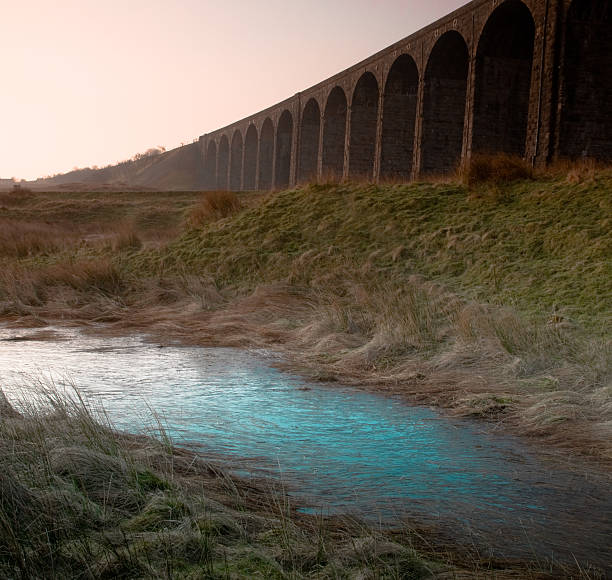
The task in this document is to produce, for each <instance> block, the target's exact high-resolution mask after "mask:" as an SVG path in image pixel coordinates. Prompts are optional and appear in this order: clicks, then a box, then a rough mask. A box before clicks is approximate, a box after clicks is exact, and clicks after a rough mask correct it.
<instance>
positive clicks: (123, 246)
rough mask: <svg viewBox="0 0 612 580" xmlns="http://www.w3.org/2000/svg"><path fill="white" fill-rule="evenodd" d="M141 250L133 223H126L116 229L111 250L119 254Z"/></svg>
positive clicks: (138, 236) (139, 239)
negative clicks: (125, 251)
mask: <svg viewBox="0 0 612 580" xmlns="http://www.w3.org/2000/svg"><path fill="white" fill-rule="evenodd" d="M140 248H142V239H141V238H140V235H139V233H138V231H137V229H136V226H135V224H134V222H126V223H124V224H122V225H121V226H120V227H119V228H118V229H117V233H116V235H115V238H114V240H113V250H114V251H115V252H121V251H124V250H139V249H140Z"/></svg>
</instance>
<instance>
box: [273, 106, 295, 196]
mask: <svg viewBox="0 0 612 580" xmlns="http://www.w3.org/2000/svg"><path fill="white" fill-rule="evenodd" d="M292 142H293V117H292V115H291V113H290V112H289V111H287V110H285V111H283V112H282V114H281V116H280V119H279V120H278V127H277V128H276V166H275V167H276V170H275V175H274V187H275V188H277V189H283V188H286V187H289V179H290V173H291V146H292Z"/></svg>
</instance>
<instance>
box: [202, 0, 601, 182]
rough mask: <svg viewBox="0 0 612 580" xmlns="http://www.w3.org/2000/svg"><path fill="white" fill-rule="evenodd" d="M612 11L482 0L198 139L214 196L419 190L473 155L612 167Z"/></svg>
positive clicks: (573, 2) (568, 0) (570, 3)
mask: <svg viewBox="0 0 612 580" xmlns="http://www.w3.org/2000/svg"><path fill="white" fill-rule="evenodd" d="M611 2H612V0H473V1H472V2H470V3H469V4H466V5H465V6H463V7H461V8H459V9H458V10H455V11H454V12H452V13H451V14H449V15H447V16H445V17H444V18H441V19H440V20H438V21H437V22H434V23H433V24H430V25H429V26H427V27H425V28H423V29H422V30H419V31H418V32H416V33H414V34H412V35H410V36H408V37H407V38H404V39H403V40H400V41H399V42H397V43H395V44H393V45H391V46H389V47H388V48H386V49H384V50H382V51H380V52H378V53H377V54H374V55H373V56H371V57H369V58H367V59H366V60H364V61H362V62H360V63H358V64H356V65H354V66H352V67H350V68H348V69H347V70H345V71H342V72H341V73H339V74H337V75H335V76H333V77H331V78H329V79H327V80H324V81H322V82H320V83H319V84H317V85H315V86H313V87H310V88H309V89H307V90H305V91H302V92H300V93H297V94H296V95H294V96H292V97H290V98H288V99H286V100H285V101H282V102H280V103H278V104H276V105H274V106H272V107H270V108H268V109H265V110H263V111H260V112H259V113H256V114H254V115H251V116H250V117H247V118H245V119H242V120H240V121H237V122H236V123H233V124H231V125H228V126H227V127H224V128H222V129H219V130H217V131H214V132H212V133H208V134H206V135H203V136H201V137H200V140H199V142H200V149H201V155H202V160H203V167H204V176H203V177H204V182H205V187H206V188H207V189H232V190H236V191H239V190H256V189H258V190H266V189H280V188H284V187H289V186H294V185H296V184H298V183H303V182H309V181H313V180H326V179H342V178H348V179H367V180H371V181H379V180H386V179H389V180H408V179H410V178H415V177H418V176H422V175H426V174H443V173H448V172H450V171H452V170H454V169H455V168H456V167H457V165H458V164H459V163H460V162H461V161H462V160H463V159H465V158H468V157H469V156H470V155H471V154H472V152H489V153H494V152H505V153H509V154H514V155H520V156H522V157H523V158H525V159H527V160H529V161H530V162H532V163H533V164H534V165H545V164H547V163H549V162H551V161H553V160H556V159H559V158H570V159H575V158H581V157H588V158H595V159H601V160H610V159H612V24H611V9H610V3H611Z"/></svg>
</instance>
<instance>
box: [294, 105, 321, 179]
mask: <svg viewBox="0 0 612 580" xmlns="http://www.w3.org/2000/svg"><path fill="white" fill-rule="evenodd" d="M320 127H321V109H320V107H319V103H318V102H317V101H316V99H310V100H309V101H308V102H307V103H306V106H305V107H304V112H303V113H302V128H301V131H300V158H299V163H298V181H299V182H300V183H307V182H309V181H313V180H314V179H316V177H317V165H318V161H319V132H320Z"/></svg>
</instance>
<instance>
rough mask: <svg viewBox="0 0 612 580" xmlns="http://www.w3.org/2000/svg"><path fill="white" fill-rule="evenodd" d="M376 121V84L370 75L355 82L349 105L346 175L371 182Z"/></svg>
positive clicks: (373, 77) (368, 73)
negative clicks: (349, 128)
mask: <svg viewBox="0 0 612 580" xmlns="http://www.w3.org/2000/svg"><path fill="white" fill-rule="evenodd" d="M377 121H378V82H377V81H376V77H375V76H374V75H373V74H372V73H371V72H366V73H364V74H363V75H362V76H361V77H360V79H359V80H358V81H357V85H356V86H355V90H354V92H353V101H352V103H351V137H350V142H349V175H350V177H353V178H365V179H372V177H373V176H374V153H375V151H376V123H377Z"/></svg>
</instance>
